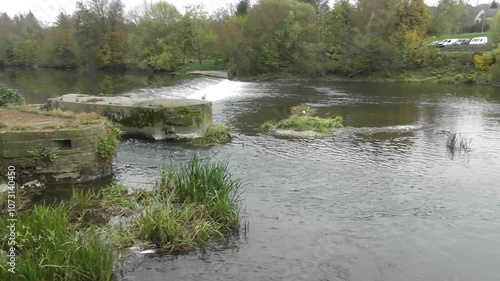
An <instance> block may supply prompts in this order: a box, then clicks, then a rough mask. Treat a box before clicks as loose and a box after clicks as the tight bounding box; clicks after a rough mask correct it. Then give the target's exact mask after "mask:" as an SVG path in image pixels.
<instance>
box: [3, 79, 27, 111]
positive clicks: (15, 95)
mask: <svg viewBox="0 0 500 281" xmlns="http://www.w3.org/2000/svg"><path fill="white" fill-rule="evenodd" d="M25 102H26V100H25V99H24V97H23V96H22V95H21V93H19V91H18V90H16V89H11V88H9V87H7V86H6V85H5V84H2V83H0V106H7V105H23V104H24V103H25Z"/></svg>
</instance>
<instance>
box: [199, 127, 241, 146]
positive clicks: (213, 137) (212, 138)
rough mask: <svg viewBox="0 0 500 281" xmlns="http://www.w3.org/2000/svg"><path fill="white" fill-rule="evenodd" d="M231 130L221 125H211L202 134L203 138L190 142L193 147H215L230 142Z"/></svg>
mask: <svg viewBox="0 0 500 281" xmlns="http://www.w3.org/2000/svg"><path fill="white" fill-rule="evenodd" d="M230 132H231V128H229V127H228V126H225V125H222V124H213V125H211V126H210V127H208V128H207V129H206V130H205V132H204V133H203V137H201V138H196V139H193V140H192V141H191V144H193V145H216V144H225V143H228V142H230V141H231V135H230Z"/></svg>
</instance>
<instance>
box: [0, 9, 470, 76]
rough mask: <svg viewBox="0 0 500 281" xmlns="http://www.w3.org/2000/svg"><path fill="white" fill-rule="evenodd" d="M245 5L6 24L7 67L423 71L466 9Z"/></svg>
mask: <svg viewBox="0 0 500 281" xmlns="http://www.w3.org/2000/svg"><path fill="white" fill-rule="evenodd" d="M327 2H328V1H325V0H300V1H299V0H259V1H258V3H256V4H254V5H251V3H250V1H249V0H240V1H239V2H238V3H237V4H235V5H234V6H231V8H229V9H221V10H218V11H216V12H214V13H212V14H210V15H209V14H208V13H207V12H206V11H205V10H204V9H203V8H202V7H200V6H190V7H187V8H186V12H184V13H180V12H179V11H178V10H177V9H176V8H175V7H174V6H173V5H171V4H169V3H168V2H166V1H159V2H155V3H148V2H144V4H143V5H141V6H140V7H137V8H136V9H134V10H133V11H132V12H130V13H128V14H126V13H125V7H124V5H123V3H122V1H121V0H87V1H80V2H78V3H77V5H76V11H75V12H74V13H73V14H72V15H68V14H65V13H61V14H59V16H58V17H57V19H56V21H55V22H54V24H52V25H48V26H42V25H41V24H40V22H39V21H38V20H37V19H36V17H35V15H33V14H32V13H31V12H29V13H27V14H24V15H16V16H15V17H14V18H10V17H9V16H8V15H7V14H5V13H4V14H1V15H0V66H2V65H3V66H24V67H51V68H78V67H86V68H89V69H96V68H99V69H105V68H113V69H123V68H141V69H145V68H151V69H154V70H159V71H174V70H175V69H176V68H178V67H179V66H181V65H183V64H185V63H187V62H189V61H196V62H200V63H201V62H203V61H204V60H206V59H207V58H210V59H215V60H217V61H219V62H221V63H225V64H228V65H230V66H231V71H232V72H233V74H236V75H256V74H261V73H270V72H282V71H286V72H295V73H306V74H309V75H322V74H326V73H335V74H342V75H346V76H353V75H357V74H368V73H371V72H391V71H397V70H399V69H402V68H418V67H420V66H422V65H423V64H425V62H426V60H428V59H429V58H428V54H427V49H426V48H424V46H423V44H422V41H423V39H424V38H425V36H426V35H427V34H428V33H431V34H439V33H448V32H457V31H458V30H455V29H454V28H455V27H456V26H457V22H459V21H460V19H461V18H462V17H463V16H464V11H465V7H466V5H465V3H464V2H462V0H441V1H440V2H439V5H438V6H437V7H434V8H433V9H432V11H431V10H430V9H429V7H428V6H426V5H425V4H424V1H423V0H381V1H372V0H358V1H355V2H353V1H347V0H340V1H336V3H335V5H334V6H333V7H330V6H329V5H328V3H327Z"/></svg>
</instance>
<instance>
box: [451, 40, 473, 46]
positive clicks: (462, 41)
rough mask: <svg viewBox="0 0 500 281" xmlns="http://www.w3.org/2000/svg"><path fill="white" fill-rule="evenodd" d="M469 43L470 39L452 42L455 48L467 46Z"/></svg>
mask: <svg viewBox="0 0 500 281" xmlns="http://www.w3.org/2000/svg"><path fill="white" fill-rule="evenodd" d="M469 42H470V39H467V38H464V39H458V40H457V41H455V42H453V44H452V45H453V46H456V45H467V44H469Z"/></svg>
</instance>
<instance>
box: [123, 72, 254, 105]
mask: <svg viewBox="0 0 500 281" xmlns="http://www.w3.org/2000/svg"><path fill="white" fill-rule="evenodd" d="M247 84H249V83H244V82H238V81H230V80H225V79H216V78H205V77H203V78H195V79H190V80H186V81H183V82H181V83H179V84H176V85H173V86H168V87H161V88H148V89H140V90H135V91H132V92H128V93H126V94H125V95H126V96H129V97H136V98H146V97H147V98H159V99H200V100H201V99H202V98H203V97H204V96H205V100H207V101H219V100H226V99H231V98H237V97H238V98H241V97H242V96H244V95H247V96H250V95H249V93H248V92H247V93H246V94H245V88H246V87H245V86H246V85H247Z"/></svg>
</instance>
